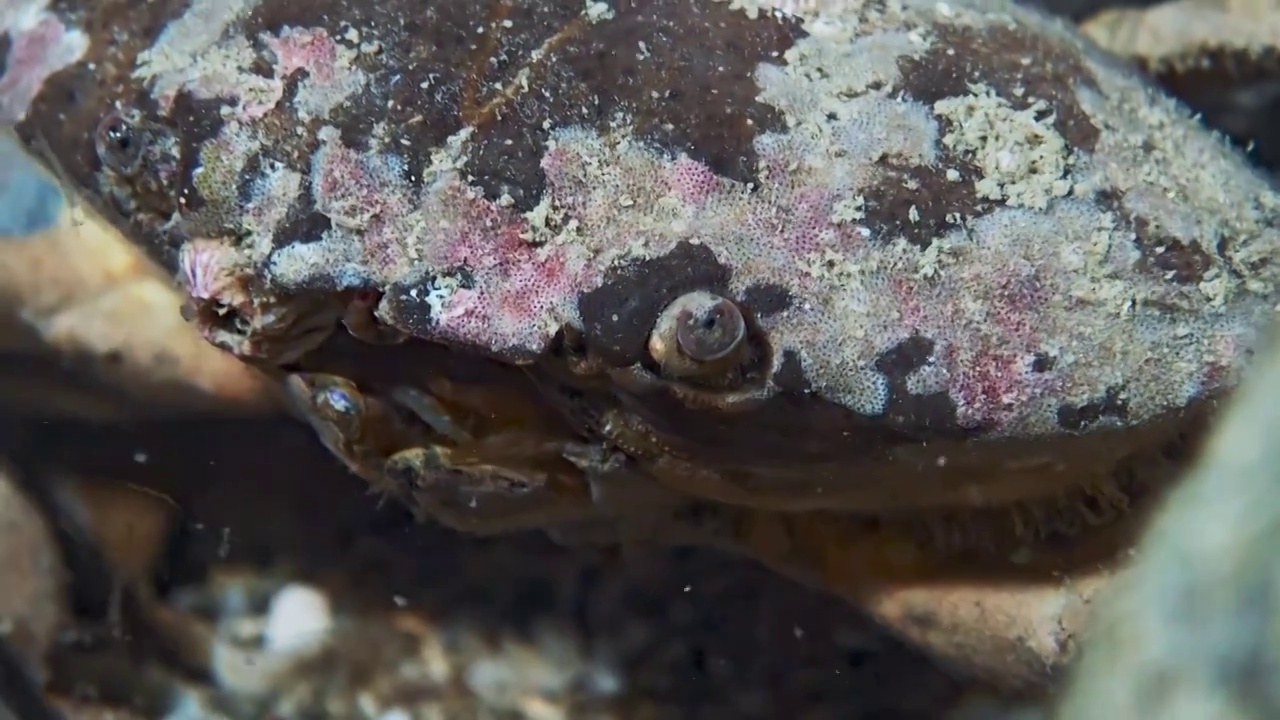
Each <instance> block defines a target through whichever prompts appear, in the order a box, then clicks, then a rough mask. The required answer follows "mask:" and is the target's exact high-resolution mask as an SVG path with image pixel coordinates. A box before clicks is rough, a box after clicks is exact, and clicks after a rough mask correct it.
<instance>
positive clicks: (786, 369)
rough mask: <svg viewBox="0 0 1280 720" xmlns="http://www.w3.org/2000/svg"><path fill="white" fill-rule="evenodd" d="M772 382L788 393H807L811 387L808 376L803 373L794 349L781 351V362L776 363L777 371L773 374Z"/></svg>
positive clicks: (802, 366)
mask: <svg viewBox="0 0 1280 720" xmlns="http://www.w3.org/2000/svg"><path fill="white" fill-rule="evenodd" d="M773 384H774V385H776V386H778V389H779V390H781V391H783V392H788V393H807V392H809V391H810V390H812V389H813V385H812V384H811V383H810V382H809V378H808V377H807V376H805V374H804V365H802V364H801V363H800V356H799V355H797V354H796V352H795V351H794V350H784V351H782V362H781V363H779V364H778V372H776V373H774V374H773Z"/></svg>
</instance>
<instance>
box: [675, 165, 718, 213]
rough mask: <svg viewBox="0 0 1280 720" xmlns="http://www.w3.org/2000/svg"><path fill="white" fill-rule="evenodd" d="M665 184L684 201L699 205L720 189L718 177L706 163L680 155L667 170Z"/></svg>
mask: <svg viewBox="0 0 1280 720" xmlns="http://www.w3.org/2000/svg"><path fill="white" fill-rule="evenodd" d="M667 185H668V187H670V189H671V192H672V193H673V194H674V195H675V196H676V197H678V198H680V199H681V200H683V201H684V202H686V203H689V204H692V205H701V204H702V203H703V202H705V201H706V200H707V198H709V197H711V195H712V194H714V193H715V192H716V191H718V190H719V189H720V178H719V177H718V176H717V175H716V174H715V172H714V171H713V170H712V169H711V168H709V167H707V166H706V165H704V164H702V163H700V162H698V161H697V160H694V159H692V158H690V157H689V156H687V155H681V156H680V158H679V159H678V160H676V162H675V164H674V165H673V166H672V167H671V168H670V169H669V170H668V171H667Z"/></svg>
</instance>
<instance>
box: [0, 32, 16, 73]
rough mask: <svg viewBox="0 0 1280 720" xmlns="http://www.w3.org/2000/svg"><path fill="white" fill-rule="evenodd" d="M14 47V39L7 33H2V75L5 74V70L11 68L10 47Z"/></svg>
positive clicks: (0, 43) (0, 50)
mask: <svg viewBox="0 0 1280 720" xmlns="http://www.w3.org/2000/svg"><path fill="white" fill-rule="evenodd" d="M11 47H13V41H12V40H10V39H9V35H8V34H7V33H6V34H4V35H0V76H3V75H4V71H5V70H7V69H8V68H9V48H11Z"/></svg>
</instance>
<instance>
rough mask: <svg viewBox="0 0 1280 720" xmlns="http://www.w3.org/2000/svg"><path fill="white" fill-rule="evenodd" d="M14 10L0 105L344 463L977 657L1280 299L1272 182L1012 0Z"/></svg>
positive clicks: (1124, 537)
mask: <svg viewBox="0 0 1280 720" xmlns="http://www.w3.org/2000/svg"><path fill="white" fill-rule="evenodd" d="M11 8H16V12H13V13H10V12H0V19H2V20H4V22H5V23H6V25H5V26H4V30H5V31H7V32H8V33H9V34H11V35H13V36H14V37H15V38H16V39H15V40H14V43H15V47H16V46H18V45H19V44H22V43H26V44H23V45H22V46H23V47H28V45H30V46H31V47H38V48H40V49H39V51H38V52H37V51H33V52H32V53H30V57H29V58H28V57H27V56H26V55H24V56H23V57H24V58H26V59H28V60H29V62H26V63H18V64H14V63H10V64H9V66H8V67H7V68H6V70H5V73H6V74H5V76H4V80H0V110H4V109H6V108H9V107H11V106H13V105H21V106H22V112H21V115H20V120H19V122H18V125H17V127H18V132H19V134H20V135H21V136H22V137H24V138H25V139H27V140H28V141H29V142H33V143H34V142H37V141H40V142H47V144H48V146H49V147H51V148H54V151H53V152H54V153H55V154H56V155H57V160H58V162H59V163H60V165H61V166H62V170H63V172H64V173H65V174H66V175H67V176H68V177H69V178H71V179H72V180H73V181H74V182H76V183H77V184H78V185H80V186H81V187H82V188H83V189H84V190H85V191H86V192H88V193H89V194H90V195H91V196H92V197H95V198H97V199H99V200H100V201H101V202H102V203H103V204H105V205H107V206H110V207H112V208H114V210H115V211H116V212H117V213H118V216H117V218H116V221H117V223H118V224H119V225H120V226H121V228H123V229H124V230H125V231H126V232H127V233H128V234H129V235H130V236H131V237H133V238H135V239H136V240H138V241H139V242H140V243H141V244H143V245H144V246H145V247H147V248H149V249H150V250H151V251H152V252H153V253H154V254H155V255H156V257H157V258H159V259H161V260H162V261H165V262H167V263H168V264H169V266H170V267H172V268H174V269H175V272H176V275H177V277H178V279H179V281H180V283H181V284H182V285H183V286H184V287H185V288H186V289H187V292H188V294H189V296H190V299H191V307H190V309H189V310H188V311H187V314H188V316H189V317H190V318H191V320H192V321H193V322H194V323H196V325H197V327H199V328H200V329H201V331H202V333H203V334H204V336H205V337H206V339H208V340H209V341H210V342H211V343H213V344H215V345H217V346H218V347H221V348H223V349H225V350H227V351H228V352H231V353H233V354H236V355H237V356H239V357H242V358H244V359H245V360H246V361H249V362H252V363H254V364H256V365H259V366H262V367H264V368H266V369H268V370H269V371H270V372H272V373H274V374H275V375H276V376H277V377H279V379H280V381H281V382H282V383H283V384H284V385H285V387H286V389H287V390H288V393H289V395H290V397H291V399H292V402H293V407H294V409H295V411H296V412H297V414H298V415H299V417H300V418H301V419H302V420H304V421H306V422H308V423H309V424H310V425H311V426H312V427H313V428H314V429H315V431H316V434H317V436H318V437H319V439H320V441H321V442H323V443H324V444H325V445H326V447H328V448H329V449H330V450H331V451H332V453H333V454H334V455H335V456H336V457H337V458H338V460H340V461H341V462H343V463H345V464H346V465H347V466H348V467H349V468H350V469H351V470H352V472H353V473H354V474H355V475H358V476H359V477H361V478H363V479H364V480H365V481H366V482H368V483H369V485H370V486H371V488H373V489H374V490H375V491H376V492H378V493H379V494H381V495H383V496H387V497H391V498H395V499H397V500H398V501H401V502H404V503H406V504H408V505H409V506H410V507H412V508H414V509H415V510H417V511H418V512H419V513H420V515H421V516H422V517H423V518H424V519H430V520H433V521H438V522H441V523H444V524H446V525H449V526H452V527H455V528H458V529H460V530H464V531H469V532H478V533H494V532H506V531H512V530H517V529H527V528H530V527H538V528H542V529H545V530H547V531H549V532H551V533H553V534H554V535H555V536H556V537H559V538H562V539H564V541H566V542H606V543H621V544H625V545H633V544H637V543H641V544H643V543H648V544H656V545H666V544H680V543H696V544H709V545H714V546H717V547H722V548H724V549H726V550H729V551H732V552H740V553H743V554H745V555H748V556H750V557H753V558H756V559H758V560H760V561H761V562H764V563H765V564H767V565H769V566H770V567H772V568H775V569H776V570H778V571H779V572H781V573H785V574H787V575H789V576H791V577H794V578H797V579H799V580H802V581H805V582H811V583H814V584H817V585H820V586H822V587H826V588H828V589H831V590H834V591H836V592H839V593H841V594H842V595H844V596H845V597H847V598H849V599H850V600H851V601H852V602H855V603H858V604H860V605H862V606H864V607H866V608H867V609H868V610H869V611H870V612H871V613H872V614H873V615H874V616H876V617H878V618H880V619H881V620H882V621H884V622H886V623H888V624H889V625H891V626H893V627H894V628H895V629H897V630H898V631H899V632H901V633H902V634H904V635H906V636H907V637H909V638H912V639H915V640H916V641H918V642H920V643H922V644H924V645H926V646H928V647H930V648H931V649H933V650H934V651H935V652H937V653H938V654H939V655H940V656H942V657H944V658H947V659H950V660H953V661H956V662H957V663H959V664H960V665H962V666H964V667H965V668H967V669H971V670H975V671H978V672H984V673H986V674H988V675H990V676H992V677H994V678H995V679H997V680H999V681H1000V682H1002V683H1006V684H1015V685H1017V684H1031V685H1035V684H1039V683H1044V682H1048V681H1049V680H1051V679H1052V678H1053V677H1054V675H1055V674H1056V673H1057V671H1058V670H1059V669H1060V668H1061V667H1062V666H1063V664H1064V663H1065V662H1066V661H1067V660H1069V659H1070V656H1071V653H1072V650H1073V648H1074V638H1075V635H1076V634H1077V633H1078V632H1080V631H1081V629H1082V625H1081V621H1078V619H1077V618H1076V617H1075V615H1077V614H1079V613H1076V612H1075V609H1074V608H1075V607H1076V606H1087V605H1088V602H1089V598H1090V593H1091V592H1092V590H1086V589H1084V588H1085V587H1086V586H1088V587H1089V588H1092V587H1093V586H1094V585H1093V584H1092V579H1091V578H1092V577H1093V576H1094V575H1095V574H1097V573H1098V572H1099V568H1105V567H1107V566H1108V563H1111V562H1114V561H1115V560H1116V558H1117V557H1123V555H1124V550H1125V549H1126V548H1128V547H1129V543H1130V542H1131V538H1132V535H1133V531H1134V530H1133V529H1134V527H1135V526H1136V525H1137V524H1138V523H1140V521H1141V518H1142V517H1143V516H1144V512H1145V508H1147V507H1150V506H1151V504H1152V502H1153V501H1154V500H1155V499H1156V498H1158V497H1159V496H1160V494H1161V493H1162V492H1163V490H1164V488H1165V487H1166V486H1167V485H1168V483H1169V482H1170V480H1171V478H1173V477H1174V476H1175V475H1176V472H1177V470H1178V468H1179V467H1180V466H1181V464H1182V462H1183V460H1184V459H1185V458H1186V457H1187V456H1188V455H1189V454H1190V453H1191V452H1192V451H1193V450H1194V449H1195V447H1196V443H1197V440H1198V438H1199V437H1200V435H1201V428H1202V426H1203V425H1204V424H1205V422H1206V421H1207V420H1208V419H1209V418H1210V417H1211V415H1212V412H1213V410H1214V407H1215V404H1216V402H1217V401H1218V399H1219V398H1221V397H1222V396H1224V395H1225V394H1227V393H1229V392H1230V391H1231V389H1232V388H1233V387H1234V385H1235V382H1236V378H1237V375H1238V373H1239V371H1240V370H1241V369H1242V367H1244V366H1245V364H1246V362H1247V360H1248V358H1249V355H1250V353H1251V352H1252V348H1253V347H1254V345H1255V344H1256V342H1257V340H1256V335H1257V330H1258V328H1259V327H1261V326H1262V325H1263V324H1264V323H1265V322H1267V321H1268V320H1269V319H1270V318H1272V317H1273V315H1274V313H1275V308H1276V305H1277V301H1278V300H1280V292H1278V291H1277V284H1276V281H1277V276H1278V269H1277V265H1276V262H1275V259H1276V257H1277V251H1278V250H1280V194H1278V193H1277V191H1276V189H1275V187H1274V186H1273V185H1272V183H1271V181H1270V180H1269V179H1268V178H1267V177H1265V176H1264V175H1263V174H1262V173H1260V172H1259V171H1257V170H1256V169H1255V168H1253V167H1252V166H1251V165H1250V164H1249V163H1248V161H1247V159H1246V157H1245V156H1244V155H1243V154H1242V153H1241V152H1240V151H1238V150H1237V149H1235V148H1233V147H1231V146H1230V145H1229V144H1228V143H1227V142H1225V141H1224V140H1223V139H1222V138H1220V137H1218V136H1216V135H1214V134H1213V133H1211V132H1210V131H1208V130H1207V129H1206V128H1205V127H1204V126H1203V125H1202V124H1201V123H1199V122H1198V121H1197V119H1196V118H1195V117H1193V116H1192V115H1191V113H1190V112H1189V111H1188V110H1187V109H1186V108H1185V107H1184V106H1182V105H1180V104H1179V103H1178V102H1177V101H1175V100H1173V99H1172V98H1171V97H1169V96H1167V95H1165V94H1164V93H1163V92H1162V91H1161V90H1160V89H1158V88H1157V87H1155V86H1154V85H1153V84H1152V83H1150V82H1149V81H1148V80H1147V79H1145V78H1144V77H1142V76H1140V75H1138V74H1137V72H1136V71H1135V70H1134V69H1133V68H1131V67H1130V66H1128V65H1125V64H1123V63H1120V62H1117V60H1116V58H1115V57H1113V56H1111V55H1108V54H1106V53H1104V52H1103V51H1101V50H1100V49H1098V48H1097V47H1096V46H1095V45H1093V44H1091V43H1090V42H1088V41H1086V40H1085V39H1084V38H1083V36H1081V35H1080V34H1078V33H1077V32H1076V31H1074V30H1073V29H1070V28H1069V27H1067V26H1065V25H1064V24H1062V23H1060V22H1059V21H1057V20H1054V19H1052V18H1050V17H1048V16H1046V15H1044V14H1042V13H1041V12H1040V11H1037V10H1034V9H1030V8H1025V7H1021V6H1017V5H1013V4H1009V3H1006V2H1003V1H1002V0H959V1H957V2H948V3H937V2H933V1H932V0H929V1H926V0H901V1H900V2H899V1H893V2H889V1H887V0H868V1H867V2H862V3H857V2H851V1H844V0H825V1H824V0H815V1H814V2H808V3H806V2H790V1H788V0H775V1H774V2H767V1H765V0H733V2H725V1H721V0H651V1H649V2H643V3H641V2H622V1H616V2H587V3H583V2H581V1H580V0H573V1H572V2H571V1H570V0H553V1H546V0H537V1H535V0H498V1H494V2H472V1H470V0H441V1H440V2H425V0H384V2H380V3H372V2H363V1H352V0H343V1H342V2H336V1H330V0H318V1H317V2H313V3H309V4H302V3H292V2H286V1H285V0H237V1H236V2H220V1H215V0H191V2H185V1H184V2H179V1H178V0H156V1H155V2H152V3H149V4H148V5H147V6H146V8H145V9H144V10H139V9H137V8H136V7H134V3H132V2H128V0H97V1H95V2H87V1H86V0H65V1H64V2H61V3H59V4H57V5H56V6H53V7H49V6H46V3H45V2H44V1H43V0H4V2H3V4H0V10H4V11H8V10H9V9H11ZM10 17H14V18H17V19H16V20H10ZM93 28H97V29H99V30H96V31H95V30H91V29H93ZM103 28H111V32H110V33H109V34H108V33H106V32H105V31H103V30H101V29H103ZM86 32H88V35H86ZM99 33H100V34H99ZM37 34H39V39H41V43H40V44H39V45H38V46H37V45H32V44H31V43H33V42H34V40H35V39H36V36H37ZM86 38H87V39H86ZM11 76H13V77H14V78H15V80H14V81H13V82H12V83H9V82H8V81H9V79H10V77H11ZM12 87H16V88H21V89H24V90H23V91H24V92H26V89H30V92H29V93H28V94H29V95H30V97H27V96H26V95H23V96H21V97H19V96H18V94H17V93H16V91H14V90H10V89H8V88H12ZM72 99H73V100H74V102H73V101H72ZM54 118H57V119H58V120H57V122H53V121H52V120H53V119H54ZM104 118H106V119H107V120H105V121H104ZM104 122H105V123H106V124H105V125H104V124H103V123H104ZM95 139H96V140H97V142H96V144H95ZM135 141H136V142H142V143H144V144H146V147H143V148H138V147H137V146H136V145H134V144H133V143H134V142H135ZM125 151H127V153H126V152H125ZM136 158H158V159H159V160H157V161H155V162H145V161H138V160H136ZM1104 574H1105V573H1104ZM1077 581H1078V582H1077ZM1086 581H1087V582H1086ZM939 588H941V589H940V590H939ZM1023 588H1025V589H1027V591H1028V593H1031V594H1035V593H1041V594H1043V595H1045V596H1052V597H1054V598H1059V597H1060V595H1061V594H1062V593H1066V599H1064V600H1061V602H1058V601H1057V600H1055V601H1054V602H1053V603H1049V604H1053V605H1055V606H1058V605H1060V606H1063V607H1069V608H1072V609H1071V611H1070V613H1068V610H1061V611H1060V612H1059V613H1058V614H1056V615H1054V617H1053V618H1052V619H1051V620H1049V621H1044V620H1043V619H1042V618H1034V619H1033V620H1032V621H1029V625H1028V624H1025V623H1024V624H1019V622H1021V621H1020V620H1018V619H1017V617H1016V615H1017V612H1016V611H1015V610H1013V609H1010V608H1011V605H1010V603H1011V602H1012V601H1011V600H1010V598H1016V597H1017V596H1018V593H1019V592H1021V589H1023ZM1063 588H1067V589H1066V590H1064V589H1063ZM1055 593H1056V594H1055ZM1014 604H1016V603H1014ZM1055 612H1058V611H1055ZM1068 614H1071V615H1072V617H1071V619H1068V618H1067V615H1068ZM1046 625H1047V626H1049V627H1048V629H1046ZM1028 628H1029V629H1028Z"/></svg>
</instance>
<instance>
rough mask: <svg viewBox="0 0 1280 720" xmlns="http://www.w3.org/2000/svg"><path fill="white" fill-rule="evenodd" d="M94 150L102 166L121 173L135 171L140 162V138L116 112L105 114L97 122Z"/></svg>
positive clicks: (132, 127)
mask: <svg viewBox="0 0 1280 720" xmlns="http://www.w3.org/2000/svg"><path fill="white" fill-rule="evenodd" d="M94 150H95V151H96V152H97V154H98V159H99V160H101V161H102V164H103V166H105V167H107V168H109V169H111V170H113V171H115V172H117V173H120V174H122V175H130V174H132V173H134V172H136V171H137V170H138V167H139V165H141V163H142V150H143V144H142V138H140V137H139V134H138V132H137V131H136V129H135V128H134V126H133V125H132V124H131V123H130V122H129V121H128V120H126V119H125V118H124V116H122V115H121V114H120V113H118V112H113V113H111V114H109V115H107V116H106V117H104V118H103V119H102V122H100V123H98V129H97V132H96V133H95V134H94Z"/></svg>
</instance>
